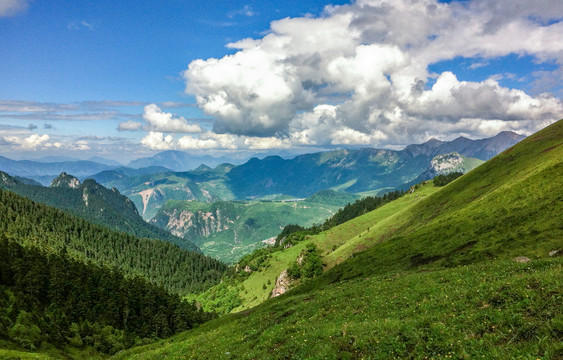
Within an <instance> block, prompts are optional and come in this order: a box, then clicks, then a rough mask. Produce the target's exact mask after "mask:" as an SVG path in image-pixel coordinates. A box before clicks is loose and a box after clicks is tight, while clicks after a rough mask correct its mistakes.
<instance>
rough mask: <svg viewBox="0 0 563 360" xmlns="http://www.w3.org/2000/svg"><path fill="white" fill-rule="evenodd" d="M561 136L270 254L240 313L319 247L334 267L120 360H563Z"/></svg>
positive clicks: (545, 133) (560, 126)
mask: <svg viewBox="0 0 563 360" xmlns="http://www.w3.org/2000/svg"><path fill="white" fill-rule="evenodd" d="M562 145H563V121H559V122H558V123H556V124H553V125H551V126H549V127H548V128H546V129H544V130H542V131H540V132H539V133H537V134H535V135H533V136H531V137H529V138H527V139H525V140H523V141H522V142H521V143H520V144H518V145H516V146H514V147H513V148H510V149H508V150H507V151H505V152H504V153H502V154H500V155H499V156H497V157H495V158H493V159H492V160H490V161H488V162H487V163H485V164H483V165H482V166H480V167H478V168H476V169H475V170H473V171H471V172H469V173H468V174H466V175H464V176H462V177H460V178H458V179H457V180H456V181H453V182H451V183H449V184H448V185H445V186H443V187H434V186H432V183H431V182H430V183H428V184H426V185H424V186H421V187H419V188H418V189H417V190H415V191H414V192H413V193H410V194H407V195H405V196H403V197H401V198H399V199H398V200H395V201H393V202H390V203H387V204H385V205H384V206H381V207H380V208H378V209H376V210H375V211H372V212H370V213H367V214H364V215H362V216H359V217H357V218H355V219H353V220H351V221H348V222H346V223H343V224H341V225H339V226H336V227H334V228H332V229H330V230H328V231H325V232H322V233H319V234H317V235H308V236H307V237H306V238H304V239H303V241H301V242H299V243H297V244H296V245H293V246H292V247H289V248H287V249H284V250H281V251H277V252H273V253H264V254H261V255H260V256H261V257H264V261H262V262H261V264H260V267H259V270H256V271H252V272H250V273H247V275H244V277H245V280H244V282H243V283H242V287H244V289H245V290H244V291H246V292H248V293H249V296H248V297H246V296H245V295H244V294H240V293H239V294H240V296H241V298H243V301H244V303H243V305H242V308H248V307H250V306H254V305H256V304H257V303H259V302H261V301H263V300H265V298H267V294H264V291H265V290H267V291H269V289H268V288H267V289H265V290H263V285H264V284H267V280H268V279H271V276H273V277H274V278H275V277H277V276H278V275H279V274H280V272H281V271H282V270H285V269H287V268H288V267H289V265H291V264H293V262H295V261H296V259H297V258H298V256H299V255H300V254H301V253H302V251H303V250H304V249H306V248H307V246H308V245H309V244H311V243H313V244H315V245H316V246H317V248H318V251H319V253H320V254H321V256H322V261H323V262H325V263H326V264H327V267H326V268H327V271H326V272H325V273H324V274H323V275H321V276H318V277H316V278H313V279H311V280H309V281H307V282H305V283H302V284H301V285H300V286H298V287H296V288H294V289H293V290H291V291H289V292H288V293H286V294H285V295H283V296H281V297H279V298H275V299H271V300H267V301H265V302H263V303H262V304H261V305H259V306H256V307H254V308H252V309H249V310H246V311H243V312H241V313H238V314H231V315H227V316H224V317H222V318H219V319H217V320H214V321H211V322H209V323H207V324H205V325H203V326H201V327H200V328H198V329H195V330H192V331H189V332H186V333H184V334H180V335H178V336H176V337H173V338H172V339H169V340H166V341H164V342H159V343H156V344H152V345H148V346H145V347H140V348H136V349H132V350H129V351H125V352H122V353H120V354H118V355H116V357H115V358H116V359H153V358H159V357H160V358H164V357H169V358H181V357H187V358H190V357H192V358H194V357H197V358H199V359H216V358H229V357H232V358H237V359H253V358H264V357H269V358H326V359H346V358H350V359H355V358H425V357H427V358H432V359H441V358H450V357H451V358H459V359H464V358H467V359H473V358H486V359H507V358H523V359H528V358H534V359H536V358H542V359H559V358H561V357H563V347H562V346H561V344H562V343H563V309H562V308H561V305H560V304H561V301H562V300H563V291H562V290H561V289H562V287H561V279H562V274H563V271H562V270H563V258H562V257H557V256H552V255H553V254H554V252H553V251H559V253H560V252H561V250H563V243H562V240H561V239H563V225H562V222H561V214H563V192H562V191H561V181H560V179H562V178H563V161H562V159H563V146H562ZM550 253H551V254H552V255H550ZM555 255H557V253H556V254H555ZM522 256H524V257H526V258H524V259H523V260H522V261H524V262H523V263H519V262H516V261H514V260H513V258H515V257H522ZM239 271H243V270H242V269H239ZM238 286H240V285H238ZM261 294H264V295H266V296H261ZM247 304H249V305H248V306H246V305H247ZM237 309H241V307H239V308H237ZM214 339H221V341H220V342H216V341H215V342H214V346H213V347H204V348H202V347H201V344H206V343H210V342H212V341H214Z"/></svg>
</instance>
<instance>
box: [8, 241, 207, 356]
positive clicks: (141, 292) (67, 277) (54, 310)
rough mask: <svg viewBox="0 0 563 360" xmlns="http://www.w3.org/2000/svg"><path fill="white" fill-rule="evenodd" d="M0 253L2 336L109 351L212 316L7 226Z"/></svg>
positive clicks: (32, 345)
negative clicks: (27, 239)
mask: <svg viewBox="0 0 563 360" xmlns="http://www.w3.org/2000/svg"><path fill="white" fill-rule="evenodd" d="M0 258H1V259H2V261H1V262H0V275H1V276H0V338H3V339H8V340H10V341H12V342H13V343H15V344H16V345H18V346H20V347H22V348H24V349H28V350H35V349H37V348H39V347H42V348H43V349H48V347H49V346H55V347H56V348H59V349H61V350H64V348H65V347H71V348H74V349H84V348H89V347H90V348H93V349H94V350H96V351H98V352H101V353H105V354H113V353H116V352H117V351H119V350H122V349H124V348H128V347H131V346H133V345H135V344H139V343H141V341H143V339H155V338H164V337H168V336H170V335H172V334H174V333H177V332H179V331H183V330H188V329H190V328H192V327H193V326H195V325H197V324H200V323H202V322H204V321H206V320H208V319H210V318H212V317H213V314H206V313H203V312H202V311H199V310H198V309H197V307H196V306H195V305H194V304H192V303H188V302H186V301H181V299H180V297H179V296H178V295H177V294H170V293H168V292H166V290H165V289H164V288H163V287H161V286H157V285H154V284H151V283H149V282H148V281H147V280H145V279H142V278H140V277H133V278H126V277H124V276H123V274H121V273H120V272H119V271H117V270H111V269H109V268H107V267H102V266H98V265H94V264H92V263H83V262H80V261H77V260H72V259H69V258H68V257H67V256H66V254H65V253H64V252H62V253H60V254H57V253H53V252H50V253H49V252H45V251H41V250H39V249H38V248H37V247H34V246H22V245H20V244H18V243H17V242H15V241H13V240H9V239H8V238H6V235H5V234H0ZM45 343H47V344H49V345H48V346H47V345H46V344H45ZM24 354H25V353H24ZM5 355H7V354H2V352H1V350H0V357H3V358H6V357H4V356H5ZM21 355H22V354H21V353H20V354H18V356H16V355H15V354H14V358H20V357H21ZM82 356H83V355H81V357H82ZM65 357H66V356H65Z"/></svg>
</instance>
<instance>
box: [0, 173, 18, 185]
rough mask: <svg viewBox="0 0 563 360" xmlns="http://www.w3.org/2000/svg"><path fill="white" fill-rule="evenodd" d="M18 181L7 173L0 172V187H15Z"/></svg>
mask: <svg viewBox="0 0 563 360" xmlns="http://www.w3.org/2000/svg"><path fill="white" fill-rule="evenodd" d="M18 182H19V181H18V180H17V179H15V178H14V177H13V176H10V175H8V174H7V173H5V172H3V171H0V185H4V186H10V185H16V184H17V183H18Z"/></svg>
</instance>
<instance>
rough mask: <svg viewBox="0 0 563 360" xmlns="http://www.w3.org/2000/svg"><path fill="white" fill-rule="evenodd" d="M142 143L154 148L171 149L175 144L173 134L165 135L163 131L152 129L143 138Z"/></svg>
mask: <svg viewBox="0 0 563 360" xmlns="http://www.w3.org/2000/svg"><path fill="white" fill-rule="evenodd" d="M141 144H143V145H144V146H146V147H148V148H149V149H152V150H169V149H171V148H172V147H173V146H174V138H173V137H172V135H167V136H164V134H163V133H161V132H157V131H151V132H149V133H148V135H147V136H145V137H144V138H143V139H142V140H141Z"/></svg>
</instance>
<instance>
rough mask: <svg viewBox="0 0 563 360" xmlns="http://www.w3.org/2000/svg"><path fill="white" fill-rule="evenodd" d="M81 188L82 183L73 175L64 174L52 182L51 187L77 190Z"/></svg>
mask: <svg viewBox="0 0 563 360" xmlns="http://www.w3.org/2000/svg"><path fill="white" fill-rule="evenodd" d="M79 186H80V181H79V180H78V179H77V178H75V177H74V176H72V175H69V174H67V173H66V172H62V173H61V174H60V175H59V176H57V177H56V178H54V179H53V181H51V185H50V187H66V188H71V189H76V188H78V187H79Z"/></svg>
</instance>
